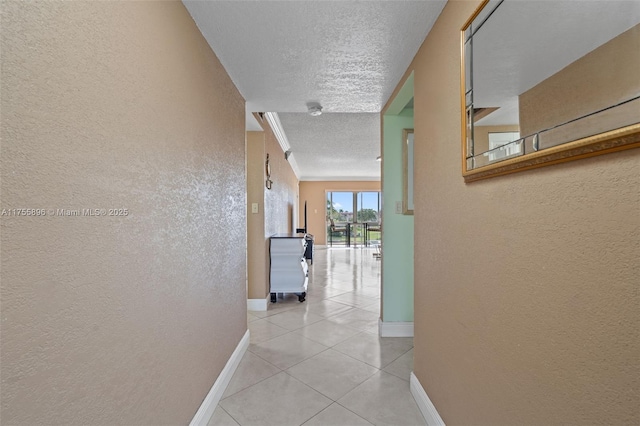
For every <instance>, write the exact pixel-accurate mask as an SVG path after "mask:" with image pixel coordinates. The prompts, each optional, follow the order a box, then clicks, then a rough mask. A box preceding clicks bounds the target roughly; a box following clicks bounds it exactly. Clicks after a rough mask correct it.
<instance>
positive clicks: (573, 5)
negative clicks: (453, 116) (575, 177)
mask: <svg viewBox="0 0 640 426" xmlns="http://www.w3.org/2000/svg"><path fill="white" fill-rule="evenodd" d="M595 29H597V31H596V30H595ZM460 38H461V106H462V117H461V121H462V175H463V177H464V180H465V182H472V181H475V180H479V179H486V178H489V177H493V176H499V175H504V174H508V173H514V172H517V171H523V170H529V169H532V168H537V167H543V166H548V165H552V164H557V163H561V162H566V161H571V160H577V159H580V158H585V157H591V156H595V155H602V154H607V153H610V152H616V151H621V150H625V149H631V148H637V147H640V78H638V71H637V70H638V69H640V7H638V5H637V3H636V2H624V1H615V0H613V1H607V2H590V1H574V2H521V1H509V0H485V1H484V2H483V3H482V4H481V5H480V7H479V8H478V9H477V10H476V11H475V13H474V14H473V15H472V16H471V17H470V18H469V20H468V21H467V22H466V23H465V25H464V27H463V28H462V31H461V37H460Z"/></svg>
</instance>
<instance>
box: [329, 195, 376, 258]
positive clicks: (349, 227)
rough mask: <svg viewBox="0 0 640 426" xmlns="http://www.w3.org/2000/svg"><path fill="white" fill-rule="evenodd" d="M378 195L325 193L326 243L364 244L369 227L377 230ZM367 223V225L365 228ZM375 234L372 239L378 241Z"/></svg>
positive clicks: (368, 234) (367, 236)
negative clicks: (372, 225) (373, 226)
mask: <svg viewBox="0 0 640 426" xmlns="http://www.w3.org/2000/svg"><path fill="white" fill-rule="evenodd" d="M380 203H381V196H380V192H379V191H362V192H353V191H348V192H347V191H344V192H341V191H332V192H327V244H328V245H329V246H333V245H345V246H351V245H357V244H363V245H367V244H368V241H369V239H371V238H370V237H371V235H370V233H369V232H368V227H369V224H374V225H376V228H377V229H379V224H380V219H381V216H380V212H381V205H380ZM365 224H366V225H365ZM377 232H378V234H376V235H373V237H377V238H373V239H380V236H379V231H377Z"/></svg>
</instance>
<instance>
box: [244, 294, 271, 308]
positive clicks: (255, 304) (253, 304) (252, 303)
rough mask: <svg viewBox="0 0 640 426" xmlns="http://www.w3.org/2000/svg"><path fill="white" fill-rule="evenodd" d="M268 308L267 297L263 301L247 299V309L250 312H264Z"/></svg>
mask: <svg viewBox="0 0 640 426" xmlns="http://www.w3.org/2000/svg"><path fill="white" fill-rule="evenodd" d="M267 306H269V296H267V297H266V298H264V299H247V309H248V310H250V311H266V310H267Z"/></svg>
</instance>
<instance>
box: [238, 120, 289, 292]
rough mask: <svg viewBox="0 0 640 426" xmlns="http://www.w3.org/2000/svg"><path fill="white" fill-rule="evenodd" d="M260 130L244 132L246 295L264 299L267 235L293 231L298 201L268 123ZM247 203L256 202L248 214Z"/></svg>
mask: <svg viewBox="0 0 640 426" xmlns="http://www.w3.org/2000/svg"><path fill="white" fill-rule="evenodd" d="M262 126H263V128H264V131H263V132H247V191H248V192H247V197H248V206H247V209H248V210H247V214H248V215H249V216H248V221H247V223H248V229H247V234H248V238H247V243H248V245H249V246H248V249H247V250H248V258H247V261H248V272H249V273H248V279H249V282H248V297H249V299H264V298H266V297H267V295H268V294H269V266H270V263H269V237H270V236H271V235H273V234H278V233H284V232H293V231H294V228H295V227H296V225H297V223H295V215H296V212H295V211H294V210H295V206H296V205H297V203H298V178H297V177H296V175H295V173H293V169H292V168H291V165H290V164H289V162H288V161H286V160H285V159H284V152H283V151H282V148H280V145H279V144H278V141H277V139H276V137H275V136H274V134H273V132H272V131H271V128H270V127H269V124H268V123H267V122H266V121H264V122H263V123H262ZM267 153H268V154H269V164H270V166H271V180H272V181H273V184H272V187H271V189H270V190H268V189H266V187H265V181H266V179H267V176H266V174H265V161H266V156H267ZM251 203H258V213H257V214H254V213H251Z"/></svg>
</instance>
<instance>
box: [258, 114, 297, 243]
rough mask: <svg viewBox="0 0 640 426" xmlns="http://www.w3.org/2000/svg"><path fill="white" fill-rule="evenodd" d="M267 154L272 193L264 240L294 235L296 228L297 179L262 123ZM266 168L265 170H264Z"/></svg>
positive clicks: (267, 196)
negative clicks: (274, 235) (287, 233)
mask: <svg viewBox="0 0 640 426" xmlns="http://www.w3.org/2000/svg"><path fill="white" fill-rule="evenodd" d="M263 127H264V129H265V132H264V144H265V145H264V146H265V152H266V153H267V154H269V164H271V180H272V181H273V186H272V188H271V190H266V189H265V193H264V230H265V237H270V236H271V235H273V234H277V233H281V232H293V231H295V229H294V228H296V225H297V221H296V219H297V211H295V209H296V206H297V204H298V178H297V177H296V174H295V173H293V169H292V168H291V165H290V164H289V162H288V161H287V160H285V159H284V152H283V151H282V148H280V144H278V140H277V139H276V137H275V135H274V134H273V132H272V131H271V128H270V127H269V124H268V123H267V122H266V121H265V122H264V123H263ZM263 168H264V167H263Z"/></svg>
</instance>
